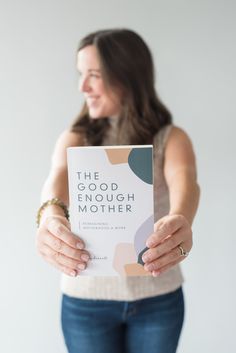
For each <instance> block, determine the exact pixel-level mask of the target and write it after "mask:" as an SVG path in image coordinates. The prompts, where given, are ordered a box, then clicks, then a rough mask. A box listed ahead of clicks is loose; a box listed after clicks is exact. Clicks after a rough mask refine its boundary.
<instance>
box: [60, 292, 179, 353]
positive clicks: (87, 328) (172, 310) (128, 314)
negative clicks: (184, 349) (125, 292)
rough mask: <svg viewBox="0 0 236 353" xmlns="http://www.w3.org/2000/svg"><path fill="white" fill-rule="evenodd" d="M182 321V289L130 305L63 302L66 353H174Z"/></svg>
mask: <svg viewBox="0 0 236 353" xmlns="http://www.w3.org/2000/svg"><path fill="white" fill-rule="evenodd" d="M183 318H184V299H183V292H182V288H181V287H180V288H179V289H177V290H176V291H174V292H170V293H168V294H164V295H158V296H156V297H150V298H145V299H140V300H135V301H131V302H126V301H116V300H91V299H78V298H73V297H69V296H67V295H63V298H62V316H61V319H62V330H63V334H64V338H65V343H66V346H67V349H68V352H69V353H147V352H148V353H174V352H176V349H177V345H178V340H179V336H180V332H181V329H182V324H183Z"/></svg>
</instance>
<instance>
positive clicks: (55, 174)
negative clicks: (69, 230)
mask: <svg viewBox="0 0 236 353" xmlns="http://www.w3.org/2000/svg"><path fill="white" fill-rule="evenodd" d="M55 197H56V198H58V199H60V200H61V201H62V202H64V203H65V204H66V205H67V206H68V204H69V197H68V176H67V169H66V168H57V169H55V170H53V171H51V173H50V174H49V177H48V178H47V180H46V181H45V183H44V185H43V188H42V192H41V204H42V203H43V202H45V201H47V200H50V199H52V198H55ZM51 215H61V216H64V215H65V213H64V211H63V209H62V208H61V207H59V206H57V205H50V206H47V207H46V208H45V209H44V210H43V212H42V218H41V221H42V220H43V219H44V218H46V217H48V216H51Z"/></svg>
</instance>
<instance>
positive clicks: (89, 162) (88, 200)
mask: <svg viewBox="0 0 236 353" xmlns="http://www.w3.org/2000/svg"><path fill="white" fill-rule="evenodd" d="M67 163H68V182H69V211H70V223H71V230H72V232H73V233H74V234H76V235H78V236H79V237H80V238H82V239H83V241H84V242H85V247H86V250H88V252H89V254H90V260H89V262H88V266H87V268H86V269H85V270H84V271H82V272H81V275H82V276H143V275H150V273H148V272H147V271H146V270H144V268H143V261H142V254H143V253H144V252H145V251H146V250H147V248H146V240H147V238H148V236H149V235H150V234H151V233H152V232H153V229H154V211H153V207H154V206H153V146H152V145H127V146H83V147H69V148H67Z"/></svg>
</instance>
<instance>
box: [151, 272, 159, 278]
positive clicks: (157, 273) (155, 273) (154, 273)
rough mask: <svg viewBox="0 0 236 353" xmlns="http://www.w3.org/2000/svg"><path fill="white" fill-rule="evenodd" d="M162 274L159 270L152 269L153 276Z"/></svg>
mask: <svg viewBox="0 0 236 353" xmlns="http://www.w3.org/2000/svg"><path fill="white" fill-rule="evenodd" d="M160 274H161V272H159V271H152V275H153V277H158V276H159V275H160Z"/></svg>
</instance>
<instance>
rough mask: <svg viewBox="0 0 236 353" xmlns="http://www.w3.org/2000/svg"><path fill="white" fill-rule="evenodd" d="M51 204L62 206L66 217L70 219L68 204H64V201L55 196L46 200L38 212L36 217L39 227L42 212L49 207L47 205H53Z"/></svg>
mask: <svg viewBox="0 0 236 353" xmlns="http://www.w3.org/2000/svg"><path fill="white" fill-rule="evenodd" d="M51 205H57V206H59V207H61V208H62V209H63V211H64V214H65V217H66V219H67V220H69V211H68V208H67V206H66V204H64V202H63V201H61V200H60V199H58V198H57V197H54V198H52V199H50V200H48V201H46V202H44V203H43V204H42V205H41V206H40V208H39V210H38V212H37V217H36V224H37V227H39V224H40V220H41V217H42V213H43V210H44V209H45V208H46V207H47V206H51Z"/></svg>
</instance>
